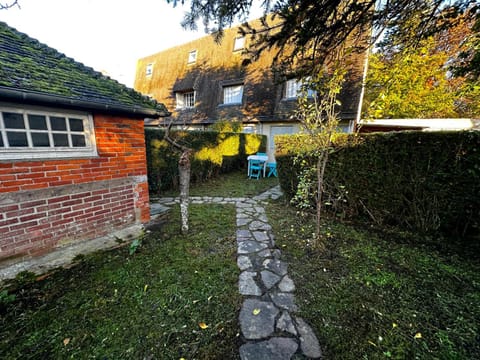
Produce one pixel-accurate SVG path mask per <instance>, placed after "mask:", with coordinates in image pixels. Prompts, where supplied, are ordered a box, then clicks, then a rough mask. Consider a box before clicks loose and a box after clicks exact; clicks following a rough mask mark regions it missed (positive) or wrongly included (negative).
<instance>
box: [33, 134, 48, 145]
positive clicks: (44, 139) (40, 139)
mask: <svg viewBox="0 0 480 360" xmlns="http://www.w3.org/2000/svg"><path fill="white" fill-rule="evenodd" d="M32 143H33V146H34V147H49V146H50V140H48V134H47V133H35V132H32Z"/></svg>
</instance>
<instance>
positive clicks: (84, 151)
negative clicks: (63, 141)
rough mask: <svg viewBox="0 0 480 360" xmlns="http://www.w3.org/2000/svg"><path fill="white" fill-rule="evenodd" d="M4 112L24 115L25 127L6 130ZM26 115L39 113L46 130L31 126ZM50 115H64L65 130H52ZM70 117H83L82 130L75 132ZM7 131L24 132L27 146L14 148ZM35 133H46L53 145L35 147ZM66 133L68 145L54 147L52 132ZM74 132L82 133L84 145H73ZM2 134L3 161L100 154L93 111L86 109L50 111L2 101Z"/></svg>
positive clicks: (1, 151)
mask: <svg viewBox="0 0 480 360" xmlns="http://www.w3.org/2000/svg"><path fill="white" fill-rule="evenodd" d="M4 113H15V114H21V115H22V116H23V121H24V127H25V128H24V129H11V128H9V129H7V128H6V127H5V122H4V116H3V114H4ZM27 115H39V116H44V117H45V118H46V123H47V129H46V130H44V129H41V130H38V129H30V123H29V121H28V116H27ZM50 117H62V118H65V119H66V121H65V123H66V129H65V130H52V128H51V123H50ZM69 119H81V120H82V122H83V131H74V130H71V129H70V122H69ZM7 132H18V133H25V134H26V138H27V143H28V145H27V146H17V147H13V146H12V147H11V146H9V143H8V136H7ZM32 133H43V134H47V135H48V138H49V143H50V146H47V147H43V146H42V147H35V146H33V141H32ZM54 134H63V135H67V139H68V143H69V145H68V146H61V147H60V146H57V147H55V146H54V142H53V135H54ZM72 135H83V136H84V138H85V146H82V147H74V146H73V145H72ZM0 137H1V138H2V143H3V146H1V147H0V160H19V159H20V160H27V159H56V158H83V157H95V156H98V153H97V146H96V142H95V131H94V125H93V118H92V116H91V115H90V114H88V113H84V112H77V111H70V110H66V111H63V110H60V111H59V110H49V109H43V108H42V109H40V108H31V107H22V108H19V107H17V106H11V107H10V106H4V105H2V104H0Z"/></svg>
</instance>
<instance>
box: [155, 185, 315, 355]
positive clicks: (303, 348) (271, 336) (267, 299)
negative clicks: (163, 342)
mask: <svg viewBox="0 0 480 360" xmlns="http://www.w3.org/2000/svg"><path fill="white" fill-rule="evenodd" d="M281 195H282V193H281V190H280V187H279V186H276V187H274V188H272V189H270V190H268V191H266V192H264V193H262V194H260V195H258V196H255V197H254V198H222V197H191V198H190V201H191V203H193V204H195V203H196V204H200V203H215V204H235V206H236V209H237V215H236V221H237V236H236V239H237V265H238V267H239V269H240V271H241V273H240V277H239V281H238V289H239V292H240V294H241V295H243V296H244V301H243V305H242V308H241V310H240V318H239V320H240V328H241V332H242V335H243V338H244V340H245V344H243V345H242V346H241V347H240V358H241V359H242V360H283V359H285V360H287V359H291V358H292V357H294V356H295V355H299V356H303V357H304V358H305V357H306V358H311V359H318V358H321V356H322V352H321V349H320V345H319V343H318V340H317V337H316V336H315V334H314V332H313V330H312V328H311V327H310V326H309V325H308V324H307V323H306V322H305V321H304V320H303V319H302V318H300V317H298V316H297V315H296V312H297V310H298V308H297V305H296V304H295V295H294V291H295V284H294V283H293V281H292V279H291V278H290V277H289V275H288V266H287V264H286V263H285V262H283V261H282V260H281V252H280V250H279V249H278V248H277V247H276V246H275V238H274V234H273V232H272V227H271V226H270V224H269V223H268V219H267V215H266V213H265V209H264V207H263V206H262V205H263V202H264V201H266V200H268V199H273V200H275V199H278V198H279V197H280V196H281ZM175 203H178V199H177V198H161V199H160V200H158V203H152V204H151V206H152V210H153V212H154V213H155V212H156V213H161V212H162V211H165V210H166V209H168V207H169V206H172V205H173V204H175Z"/></svg>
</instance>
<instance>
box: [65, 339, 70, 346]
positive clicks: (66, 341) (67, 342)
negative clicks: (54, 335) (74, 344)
mask: <svg viewBox="0 0 480 360" xmlns="http://www.w3.org/2000/svg"><path fill="white" fill-rule="evenodd" d="M69 343H70V338H65V339H63V345H65V346H67V345H68V344H69Z"/></svg>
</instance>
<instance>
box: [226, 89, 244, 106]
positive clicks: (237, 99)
mask: <svg viewBox="0 0 480 360" xmlns="http://www.w3.org/2000/svg"><path fill="white" fill-rule="evenodd" d="M242 97H243V85H236V86H228V87H225V88H224V89H223V103H224V104H240V103H241V102H242Z"/></svg>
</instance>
